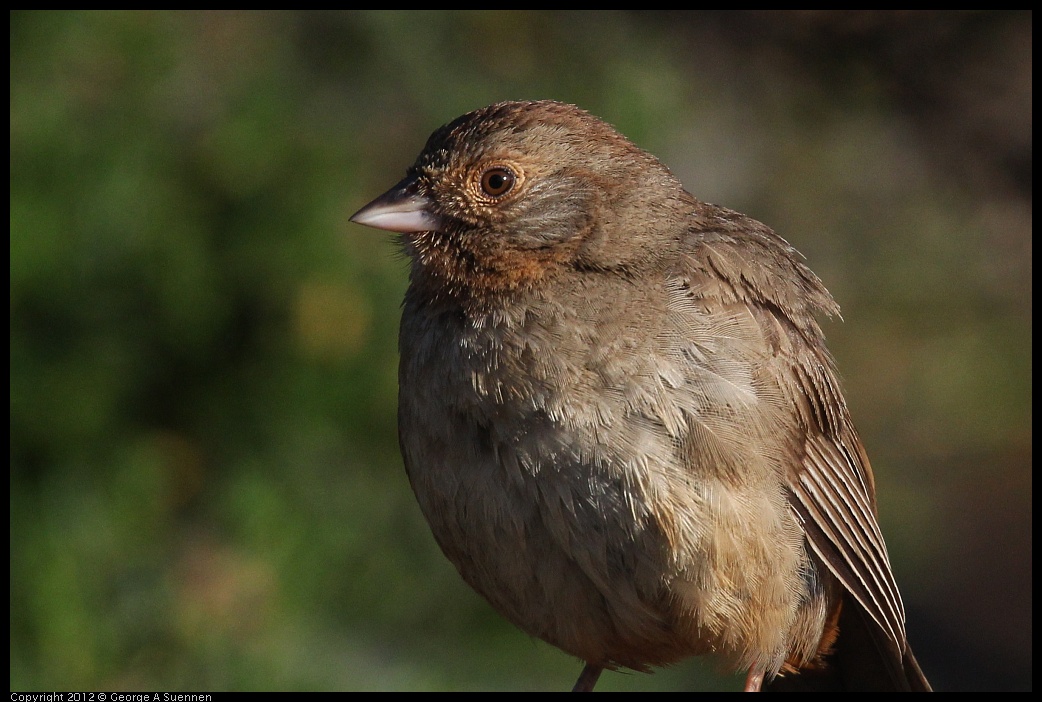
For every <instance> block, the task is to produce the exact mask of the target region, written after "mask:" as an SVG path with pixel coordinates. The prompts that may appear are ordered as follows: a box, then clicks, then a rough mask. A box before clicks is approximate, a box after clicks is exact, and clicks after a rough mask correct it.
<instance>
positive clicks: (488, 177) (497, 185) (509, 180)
mask: <svg viewBox="0 0 1042 702" xmlns="http://www.w3.org/2000/svg"><path fill="white" fill-rule="evenodd" d="M516 181H517V176H515V175H514V172H513V171H512V170H510V169H509V168H503V167H502V166H497V167H495V168H490V169H488V170H487V171H485V172H484V173H482V174H481V189H482V190H483V191H485V194H486V195H491V196H492V197H500V196H501V195H506V194H507V193H508V192H510V189H511V188H513V187H514V183H515V182H516Z"/></svg>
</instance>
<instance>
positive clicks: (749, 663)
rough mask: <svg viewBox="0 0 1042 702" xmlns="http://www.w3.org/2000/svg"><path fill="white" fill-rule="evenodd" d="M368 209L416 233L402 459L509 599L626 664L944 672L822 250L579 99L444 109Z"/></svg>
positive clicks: (430, 503) (506, 609)
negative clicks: (880, 485)
mask: <svg viewBox="0 0 1042 702" xmlns="http://www.w3.org/2000/svg"><path fill="white" fill-rule="evenodd" d="M352 220H353V221H356V222H359V223H362V224H368V225H370V226H374V227H377V228H381V229H387V230H391V231H396V232H401V233H402V241H403V244H404V248H405V251H406V252H407V253H408V255H409V257H410V259H411V261H412V269H411V284H410V287H409V290H408V292H407V293H406V298H405V306H404V311H403V315H402V325H401V338H400V347H401V349H400V350H401V366H400V394H399V433H400V441H401V448H402V454H403V456H404V459H405V466H406V469H407V471H408V474H409V479H410V481H411V483H412V486H413V490H414V491H415V493H416V497H417V499H418V501H419V503H420V507H421V509H422V510H423V513H424V514H425V515H426V517H427V520H428V521H429V523H430V525H431V529H432V530H433V532H434V537H435V539H436V540H437V541H438V544H439V545H440V546H441V548H442V550H443V551H444V552H445V555H446V556H447V557H448V558H449V560H450V561H452V563H453V564H454V565H455V566H456V568H457V569H458V570H459V572H460V575H462V576H463V578H464V580H466V581H467V582H468V583H469V584H470V585H471V586H472V587H473V588H474V589H475V590H477V591H478V592H479V593H481V594H482V595H483V596H484V597H485V598H486V599H487V600H488V601H489V602H490V603H491V604H492V606H493V607H495V608H496V610H498V611H499V612H500V613H501V614H502V615H503V616H505V617H506V618H507V619H509V620H510V621H512V622H513V623H514V624H516V625H517V626H518V627H520V628H521V629H523V630H524V631H526V632H528V633H529V634H531V635H533V636H537V637H539V638H541V639H543V640H545V641H548V642H549V643H551V644H553V645H555V646H557V647H559V648H561V649H563V650H564V651H566V652H568V653H570V654H572V655H575V656H578V657H579V658H581V659H583V660H584V661H586V668H585V670H584V671H583V675H582V676H581V677H580V680H579V682H578V683H577V684H576V689H592V687H593V685H594V683H595V682H596V679H597V675H598V674H599V673H600V671H601V670H602V669H604V668H616V667H627V668H633V669H636V670H648V669H649V668H651V667H653V666H661V665H666V664H669V663H673V662H675V661H678V660H681V659H683V658H686V657H689V656H696V655H711V656H713V657H715V658H716V659H717V660H719V661H721V662H722V663H723V665H724V666H726V667H728V668H730V669H733V670H743V671H747V672H748V679H747V687H748V688H749V689H759V687H760V685H761V682H762V683H763V685H764V687H765V688H768V689H769V688H772V687H774V688H778V689H781V688H786V689H791V688H797V689H878V690H886V689H891V690H928V689H929V684H928V683H927V681H926V679H925V677H924V676H923V674H922V672H921V671H920V670H919V667H918V665H917V664H916V662H915V658H914V657H913V655H912V652H911V649H910V648H909V647H908V642H907V639H906V636H905V622H904V619H905V617H904V609H903V606H902V604H901V596H900V594H899V593H898V590H897V586H896V584H895V582H894V578H893V575H892V574H891V571H890V565H889V562H888V560H887V554H886V546H885V545H884V542H883V537H882V534H881V533H880V530H879V525H878V523H877V521H876V516H875V486H874V484H873V478H872V472H871V468H870V466H869V462H868V458H867V456H866V455H865V451H864V448H863V447H862V445H861V441H860V439H859V438H858V435H857V433H856V431H855V430H854V426H853V424H852V423H851V419H850V415H849V413H848V411H847V407H846V403H845V401H844V399H843V396H842V394H841V391H840V387H839V383H838V380H837V375H836V370H835V367H834V364H833V361H832V359H831V357H830V356H829V353H828V351H827V349H826V347H825V342H824V339H823V336H822V333H821V330H820V328H819V326H818V323H817V321H816V320H815V315H817V314H825V315H833V314H836V313H837V312H838V307H837V305H836V303H835V302H834V301H833V299H832V297H831V296H830V295H829V293H828V292H827V291H826V290H825V288H824V286H823V285H822V284H821V281H819V280H818V278H817V277H816V276H815V275H814V274H813V273H812V272H811V271H810V269H808V268H807V267H806V266H805V265H804V264H803V262H802V259H801V257H800V255H799V253H798V252H797V251H796V250H795V249H793V248H792V247H791V246H790V245H789V244H788V243H786V242H785V241H784V240H783V239H781V238H780V237H779V236H777V235H776V234H775V233H774V232H773V231H771V230H770V229H769V228H767V227H766V226H764V225H763V224H760V223H759V222H756V221H754V220H752V219H750V218H749V217H746V216H745V215H742V214H739V213H738V212H734V211H731V210H727V209H724V208H722V207H717V206H715V205H710V204H707V203H703V202H701V201H699V200H697V199H696V198H694V197H693V196H691V195H690V194H689V193H687V192H686V191H685V190H684V189H683V186H682V185H681V184H680V182H679V181H678V180H677V179H676V178H675V177H674V176H673V175H672V174H671V173H670V172H669V170H668V169H666V167H665V166H663V165H662V164H661V163H660V162H659V161H658V160H657V159H655V158H654V157H653V156H651V155H650V154H648V153H646V152H644V151H642V150H640V149H639V148H637V147H636V146H634V145H633V144H632V143H631V142H629V141H628V140H626V139H625V138H624V137H622V136H621V135H620V134H618V133H617V132H616V131H615V130H614V129H613V128H612V127H611V126H609V125H608V124H606V123H604V122H602V121H600V120H598V119H597V118H595V117H593V116H591V115H589V114H588V113H586V112H584V111H582V110H580V109H579V108H576V107H574V106H571V105H565V104H561V103H556V102H506V103H500V104H496V105H492V106H489V107H486V108H484V109H481V110H477V111H475V112H471V113H469V114H466V115H463V116H462V117H460V118H458V119H456V120H455V121H454V122H452V123H450V124H448V125H446V126H444V127H442V128H441V129H439V130H437V131H436V132H434V134H433V135H431V137H430V139H429V140H428V142H427V146H426V148H424V150H423V152H422V153H421V154H420V156H419V158H418V159H417V161H416V163H415V164H414V165H413V166H412V167H411V168H410V169H409V171H408V173H407V175H406V178H405V179H404V180H403V181H401V182H400V183H398V184H397V185H396V186H395V187H394V188H392V189H391V190H390V191H388V192H387V193H386V194H384V195H383V196H381V197H380V198H378V199H376V200H375V201H373V202H372V203H371V204H369V205H367V206H366V207H365V208H363V209H362V210H361V211H359V212H358V213H357V214H356V215H355V216H354V217H353V218H352Z"/></svg>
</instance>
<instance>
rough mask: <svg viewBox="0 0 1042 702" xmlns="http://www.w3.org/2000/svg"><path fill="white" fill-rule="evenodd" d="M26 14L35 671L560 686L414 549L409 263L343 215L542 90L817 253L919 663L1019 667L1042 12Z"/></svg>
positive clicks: (14, 244)
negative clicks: (488, 107) (405, 337)
mask: <svg viewBox="0 0 1042 702" xmlns="http://www.w3.org/2000/svg"><path fill="white" fill-rule="evenodd" d="M10 19H11V446H12V448H11V641H10V643H11V687H12V689H18V690H27V689H35V690H43V689H47V690H51V689H56V690H83V689H95V690H142V689H183V690H268V689H301V690H336V689H342V690H397V689H405V690H435V689H437V690H448V689H456V690H475V689H503V690H506V689H533V690H534V689H546V690H563V689H567V688H568V687H569V686H570V685H571V683H572V682H573V681H574V678H575V676H576V675H577V674H578V672H579V669H580V664H579V663H578V662H576V661H575V660H572V659H570V658H569V657H568V656H566V655H564V654H562V653H560V652H558V651H556V650H554V649H552V648H551V647H549V646H547V645H545V644H543V643H541V642H537V641H533V640H531V639H529V638H528V637H526V636H525V635H523V634H521V633H520V632H518V631H517V630H515V629H514V628H513V627H511V626H510V625H508V624H506V623H505V622H503V621H502V620H501V619H500V618H499V617H498V616H497V615H495V614H494V613H493V612H492V611H491V610H490V609H489V608H488V607H487V606H486V605H485V604H484V602H483V601H482V600H481V599H480V598H478V597H477V596H476V595H474V594H473V593H471V592H470V590H469V589H468V588H467V587H466V586H465V585H464V584H463V583H462V581H460V579H459V578H458V576H457V575H456V573H455V571H454V570H453V569H452V567H451V566H450V565H449V564H448V563H447V562H446V561H445V560H444V558H443V557H442V556H441V555H440V553H439V552H438V551H437V547H436V546H435V544H434V541H433V539H432V538H431V536H430V535H429V532H428V530H427V527H426V525H425V523H424V522H423V519H422V517H421V516H420V514H419V510H418V508H417V507H416V506H415V503H414V500H413V497H412V494H411V492H410V490H409V487H408V484H407V481H406V479H405V476H404V473H403V471H402V467H401V459H400V457H399V455H398V449H397V444H396V441H397V439H396V429H395V405H396V399H395V394H396V364H397V353H396V348H395V344H396V336H397V324H398V316H399V303H400V300H401V297H402V294H403V291H404V288H405V284H406V280H405V279H406V276H405V273H406V266H405V263H404V261H403V259H402V257H401V256H400V254H399V253H398V250H397V247H396V245H395V242H394V240H393V239H392V238H391V237H390V236H388V235H384V234H380V233H377V232H374V231H373V230H369V229H365V228H363V227H359V226H356V225H352V224H348V222H347V218H348V217H349V216H350V214H351V213H352V212H354V211H355V210H356V209H357V208H358V207H360V206H361V205H362V204H364V203H365V202H367V201H368V200H369V199H370V198H372V197H374V196H376V195H377V194H379V193H381V192H383V190H384V189H385V188H387V187H389V186H390V185H391V184H393V183H394V182H395V181H397V180H398V178H400V177H401V175H402V174H403V172H404V169H405V168H406V167H407V166H408V165H409V164H410V163H411V162H412V160H413V158H414V157H415V155H416V153H418V151H419V150H420V148H421V147H422V146H423V143H424V141H425V139H426V137H427V135H428V134H429V133H430V132H431V131H432V130H433V129H434V128H436V127H438V126H439V125H441V124H443V123H445V122H447V121H449V120H450V119H452V118H454V117H456V116H457V115H459V114H461V113H463V112H466V111H468V110H471V109H474V108H476V107H479V106H481V105H484V104H487V103H490V102H494V101H498V100H502V99H517V98H555V99H559V100H564V101H568V102H574V103H577V104H579V105H581V106H583V107H585V108H586V109H588V110H590V111H592V112H594V113H595V114H597V115H599V116H601V117H603V118H605V119H607V120H608V121H610V122H612V123H613V124H615V125H616V126H617V127H619V129H620V130H621V131H622V132H624V133H625V134H627V135H628V136H629V137H630V138H632V139H633V140H634V141H636V142H637V143H638V144H640V145H641V146H643V147H644V148H646V149H648V150H650V151H652V152H654V153H655V154H657V155H658V156H659V157H660V158H662V160H663V161H665V162H666V163H667V165H669V166H670V167H671V168H672V169H673V170H674V171H675V172H676V173H677V175H678V176H679V177H680V178H681V179H682V180H683V181H684V183H685V184H686V185H687V187H688V188H689V189H690V190H691V191H692V192H693V193H694V194H696V195H697V196H699V197H701V198H702V199H704V200H708V201H710V202H717V203H719V204H723V205H727V206H729V207H733V208H735V209H739V210H742V211H745V212H747V213H749V214H751V215H753V216H754V217H756V218H758V219H761V220H763V221H765V222H767V223H769V224H771V225H772V226H773V227H774V228H775V229H776V230H777V231H778V232H779V233H781V234H782V235H783V236H785V237H786V238H787V239H788V240H789V241H791V242H792V243H793V244H794V245H796V246H797V247H798V248H799V249H800V250H801V251H802V252H803V253H804V254H805V255H806V256H807V258H808V260H809V262H810V264H811V266H812V267H813V268H814V269H815V270H816V271H817V273H818V274H819V275H820V276H821V277H822V278H823V279H824V281H825V283H826V284H827V285H828V286H829V288H830V289H831V291H832V292H833V294H834V295H835V297H836V298H837V300H838V301H839V302H840V304H841V305H842V306H843V311H844V318H845V322H843V323H840V322H833V323H829V324H828V325H827V327H826V332H827V334H828V335H829V338H830V344H831V347H832V349H833V351H834V352H835V355H836V356H837V358H838V361H839V365H840V368H841V371H842V373H843V376H844V379H845V383H846V389H847V394H848V398H849V401H850V404H851V406H852V410H853V413H854V416H855V420H856V421H857V423H858V425H859V427H860V429H861V432H862V434H863V436H864V439H865V442H866V444H867V446H868V450H869V454H870V455H871V456H872V457H873V462H874V464H875V469H876V473H877V480H878V483H879V488H880V513H881V520H882V523H883V529H884V532H885V534H886V535H887V540H888V543H889V545H890V551H891V557H892V560H893V561H894V568H895V571H896V573H897V577H898V581H899V583H900V584H901V587H902V589H903V592H904V595H905V601H906V605H907V609H908V614H909V623H908V629H909V633H910V637H911V640H912V642H913V644H914V646H915V649H916V652H917V653H918V655H919V658H920V660H921V662H922V664H923V667H924V668H925V669H926V671H927V673H928V674H930V675H931V677H932V679H933V681H934V684H935V685H936V687H938V688H940V689H1021V690H1023V689H1029V688H1030V686H1031V672H1030V670H1031V624H1030V620H1031V556H1030V552H1031V538H1030V526H1031V516H1030V514H1031V474H1030V465H1031V452H1032V441H1031V395H1030V383H1031V362H1030V333H1031V262H1030V260H1031V214H1032V208H1031V171H1032V162H1031V40H1032V33H1031V15H1030V13H1026V12H1020V13H1016V12H1013V13H1007V12H797V13H771V12H748V13H744V12H743V13H736V12H730V13H701V12H699V13H679V12H672V13H625V12H616V13H596V14H590V13H571V12H564V13H546V12H476V13H462V14H457V13H442V12H409V13H402V12H337V13H333V12H322V13H305V12H279V13H245V12H198V13H197V12H184V13H169V12H16V13H13V14H12V15H11V18H10ZM738 684H739V681H738V679H737V678H736V677H733V676H726V675H725V676H720V675H718V674H716V673H715V672H714V671H713V670H712V668H711V666H709V665H707V664H705V663H703V662H699V661H691V662H687V663H684V664H681V665H677V666H675V667H673V668H670V669H668V670H665V671H660V672H658V673H656V674H655V675H651V676H648V675H642V674H633V673H629V674H626V673H611V674H606V675H605V677H604V679H603V680H602V683H601V685H600V687H599V689H604V690H610V689H619V690H622V689H632V690H655V689H712V688H718V687H726V688H730V689H734V688H736V687H737V686H738Z"/></svg>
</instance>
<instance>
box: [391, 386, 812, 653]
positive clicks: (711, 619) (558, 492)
mask: <svg viewBox="0 0 1042 702" xmlns="http://www.w3.org/2000/svg"><path fill="white" fill-rule="evenodd" d="M413 409H414V408H410V407H409V405H408V402H405V403H404V404H403V407H402V415H401V420H402V423H401V441H402V449H403V454H404V456H405V462H406V467H407V469H408V472H409V477H410V480H411V482H412V486H413V489H414V491H415V493H416V496H417V498H418V500H419V503H420V506H421V508H422V510H423V512H424V514H425V516H426V517H427V520H428V522H429V523H430V525H431V528H432V531H433V533H434V536H435V538H436V540H437V541H438V543H439V545H440V546H441V548H442V550H443V551H444V552H445V554H446V556H447V557H448V558H449V559H450V560H451V561H452V562H453V564H454V565H455V566H456V568H457V569H458V570H459V572H460V574H461V575H462V577H463V578H464V579H465V580H466V581H467V582H468V583H469V584H470V585H471V586H472V587H473V588H474V589H475V590H477V591H478V592H479V593H481V594H482V595H483V596H484V597H485V598H486V599H487V600H488V601H489V602H490V603H491V604H492V605H493V607H494V608H495V609H497V610H498V611H499V612H500V613H501V614H502V615H503V616H505V617H506V618H507V619H509V620H510V621H512V622H513V623H514V624H515V625H517V626H518V627H520V628H521V629H523V630H524V631H526V632H527V633H529V634H531V635H533V636H536V637H538V638H541V639H543V640H545V641H548V642H549V643H552V644H554V645H556V646H558V647H559V648H561V649H563V650H565V651H567V652H569V653H571V654H573V655H576V656H578V657H580V658H582V659H584V660H586V661H590V662H595V663H598V664H601V665H605V666H625V667H631V668H635V669H644V668H646V667H648V666H653V665H661V664H666V663H670V662H674V661H676V660H679V659H681V658H684V657H687V656H691V655H698V654H702V653H706V652H715V653H717V654H719V655H721V656H722V657H723V658H724V659H725V660H726V661H729V662H730V663H731V664H732V665H733V667H735V668H738V667H743V666H747V664H748V663H749V662H750V656H753V657H754V658H755V659H756V662H760V658H762V657H763V656H762V650H763V648H764V646H765V645H766V646H767V649H768V651H769V653H768V658H769V659H770V660H769V661H767V665H768V667H771V668H773V667H775V663H776V664H777V665H778V666H780V665H781V661H782V660H783V659H784V658H785V656H786V655H787V654H788V649H789V648H790V643H789V642H788V641H787V640H785V637H786V636H787V634H788V630H789V629H790V628H791V625H792V621H793V619H794V617H795V614H796V611H797V609H798V608H799V600H800V597H801V596H802V593H800V592H798V591H797V590H798V588H797V587H795V586H794V585H793V583H794V582H799V576H798V572H799V570H800V568H801V567H802V561H801V559H803V558H805V554H804V553H803V549H802V540H801V539H800V537H799V535H798V527H797V525H796V524H795V523H794V522H793V521H792V520H791V515H789V512H788V510H787V508H786V507H785V505H784V499H783V498H781V497H780V496H777V499H774V498H772V497H771V496H769V495H766V494H764V493H763V491H762V490H759V489H758V486H753V487H751V488H750V489H748V490H743V489H741V488H740V487H738V488H736V486H734V485H725V484H723V483H722V482H721V481H720V480H719V479H717V478H715V477H712V476H693V475H691V474H690V473H689V472H687V471H686V470H685V469H684V468H683V467H678V461H677V460H676V457H675V446H673V442H672V441H671V440H670V439H669V437H668V436H667V435H666V434H665V433H664V432H662V431H660V430H657V429H656V428H655V427H652V426H647V425H646V423H645V422H639V421H636V420H635V419H634V420H633V422H634V426H633V427H629V428H627V429H626V431H624V432H621V434H622V435H626V436H628V437H629V439H628V440H627V442H626V444H625V446H624V447H623V448H621V449H620V448H619V447H618V446H615V445H608V444H605V443H604V442H602V441H600V440H599V437H598V435H597V433H596V432H586V431H583V430H581V429H577V428H576V427H575V426H562V424H561V422H559V421H556V420H553V419H551V418H549V417H547V416H545V415H538V416H530V417H527V418H525V419H524V420H523V421H522V420H520V419H519V418H518V417H513V418H511V421H510V422H509V425H510V426H511V427H512V430H511V431H510V434H509V436H506V432H505V430H504V429H503V428H502V427H497V426H494V423H493V425H489V423H488V422H487V420H479V419H478V418H476V417H474V416H469V415H467V414H454V413H453V411H452V410H451V409H448V408H446V411H445V412H442V413H433V414H432V413H423V414H420V413H417V412H415V411H413ZM618 421H627V420H623V419H620V420H618ZM614 429H615V430H616V431H615V434H616V435H619V434H620V430H621V427H618V426H616V427H614ZM750 557H752V559H753V560H752V561H751V564H750V562H749V558H750ZM754 615H755V616H754ZM754 619H756V620H757V621H758V622H759V624H758V625H757V626H756V627H752V626H750V622H751V621H753V620H754ZM765 627H772V629H773V630H772V631H770V632H769V633H766V634H765V633H764V632H765V631H768V630H767V629H766V628H765ZM754 637H759V638H758V639H757V640H753V638H754ZM764 637H766V640H763V639H764ZM751 651H759V652H760V653H757V654H755V655H754V654H752V653H750V652H751Z"/></svg>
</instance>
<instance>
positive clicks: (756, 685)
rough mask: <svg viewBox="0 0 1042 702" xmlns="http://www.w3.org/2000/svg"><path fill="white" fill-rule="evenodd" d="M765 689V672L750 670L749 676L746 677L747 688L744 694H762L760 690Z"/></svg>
mask: <svg viewBox="0 0 1042 702" xmlns="http://www.w3.org/2000/svg"><path fill="white" fill-rule="evenodd" d="M761 687H763V671H762V670H755V669H753V668H750V669H749V674H748V675H747V676H745V688H744V689H743V690H742V692H760V688H761Z"/></svg>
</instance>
